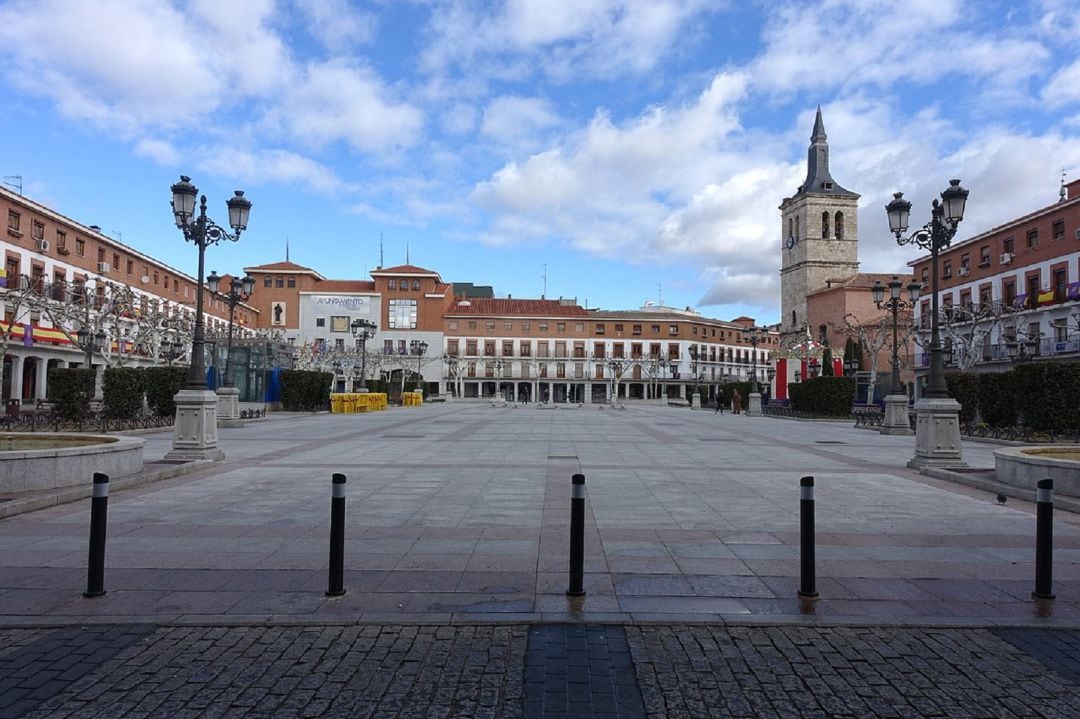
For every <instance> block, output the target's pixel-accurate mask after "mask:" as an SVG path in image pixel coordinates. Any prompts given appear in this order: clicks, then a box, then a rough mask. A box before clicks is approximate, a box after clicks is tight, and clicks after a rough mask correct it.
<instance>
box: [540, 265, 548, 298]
mask: <svg viewBox="0 0 1080 719" xmlns="http://www.w3.org/2000/svg"><path fill="white" fill-rule="evenodd" d="M540 267H541V268H542V269H543V270H544V272H543V274H541V275H540V276H541V277H543V278H544V292H543V294H541V295H540V296H541V297H547V265H546V264H544V265H540Z"/></svg>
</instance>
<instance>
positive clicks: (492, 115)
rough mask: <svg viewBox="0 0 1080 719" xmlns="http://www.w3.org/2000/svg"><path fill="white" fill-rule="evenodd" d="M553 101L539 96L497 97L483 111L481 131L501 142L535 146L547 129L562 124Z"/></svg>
mask: <svg viewBox="0 0 1080 719" xmlns="http://www.w3.org/2000/svg"><path fill="white" fill-rule="evenodd" d="M559 123H560V119H559V116H558V114H557V113H556V111H555V108H554V107H553V106H552V104H551V103H550V102H548V101H547V100H544V99H542V98H537V97H512V96H503V97H497V98H495V99H494V100H492V101H491V103H490V104H489V105H488V106H487V108H486V109H485V110H484V117H483V120H482V121H481V123H480V134H481V135H483V136H484V137H485V138H487V139H489V140H492V141H494V142H496V143H498V144H501V145H511V146H518V147H521V146H530V145H534V143H535V142H537V141H538V140H539V139H540V137H541V136H542V133H543V132H544V131H545V130H548V129H550V128H552V127H555V126H557V125H559Z"/></svg>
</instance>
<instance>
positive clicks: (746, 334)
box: [742, 325, 768, 417]
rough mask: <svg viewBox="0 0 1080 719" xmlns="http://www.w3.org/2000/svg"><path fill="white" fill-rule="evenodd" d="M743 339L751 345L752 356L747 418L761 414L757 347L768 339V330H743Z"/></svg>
mask: <svg viewBox="0 0 1080 719" xmlns="http://www.w3.org/2000/svg"><path fill="white" fill-rule="evenodd" d="M742 336H743V339H744V340H746V341H747V342H749V343H750V349H751V355H750V382H751V385H750V388H751V389H750V397H749V398H748V400H747V403H746V416H747V417H752V416H754V415H755V414H761V390H760V389H759V388H758V381H757V346H758V345H759V344H762V343H763V342H765V340H766V339H767V338H768V330H766V329H765V328H764V327H755V326H753V325H751V326H750V327H743V328H742Z"/></svg>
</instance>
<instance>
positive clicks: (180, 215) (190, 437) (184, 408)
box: [165, 175, 251, 461]
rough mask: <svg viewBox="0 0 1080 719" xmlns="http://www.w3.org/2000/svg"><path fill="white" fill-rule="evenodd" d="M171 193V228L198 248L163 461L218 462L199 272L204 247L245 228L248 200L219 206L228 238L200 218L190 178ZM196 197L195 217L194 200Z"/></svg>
mask: <svg viewBox="0 0 1080 719" xmlns="http://www.w3.org/2000/svg"><path fill="white" fill-rule="evenodd" d="M170 189H171V190H172V211H173V218H174V220H175V221H176V227H177V228H178V229H179V230H180V231H181V232H182V233H183V235H184V240H185V241H187V242H191V243H193V244H194V245H195V246H196V247H198V248H199V265H198V273H197V274H196V275H195V278H196V287H195V331H194V334H193V337H192V340H191V371H190V372H189V374H188V382H187V386H186V387H185V388H184V389H182V390H180V391H179V392H177V394H176V398H175V402H176V423H175V424H174V426H173V446H172V450H171V451H170V452H168V453H167V454H166V455H165V459H166V460H168V461H176V460H179V461H191V460H198V459H212V460H218V459H224V458H225V453H224V452H222V451H221V450H220V449H218V446H217V402H218V398H217V394H216V393H214V392H212V391H210V390H209V389H208V388H207V386H206V358H205V357H204V355H203V351H204V350H203V345H204V343H205V332H204V329H203V327H204V326H203V299H204V298H203V273H204V272H205V271H206V248H207V247H208V246H210V245H216V244H218V243H219V242H221V241H222V240H229V241H231V242H236V241H237V240H239V239H240V233H242V232H243V231H244V230H245V229H247V224H248V215H249V214H250V212H251V201H250V200H248V199H247V198H246V197H244V192H243V190H236V191H235V193H234V194H233V196H232V197H230V198H229V200H228V201H227V202H226V203H225V204H226V206H227V207H228V209H229V227H231V228H232V229H233V234H229V233H228V232H227V231H226V230H225V229H224V228H223V227H221V226H220V225H218V224H217V223H215V222H214V221H213V220H212V219H210V218H209V217H207V216H206V195H202V196H201V197H200V196H199V190H198V188H197V187H195V185H193V184H191V178H190V177H187V176H186V175H181V176H180V181H179V182H177V183H175V184H174V185H173V186H172V187H171V188H170ZM196 198H199V203H198V204H199V208H198V214H196V211H195V200H196Z"/></svg>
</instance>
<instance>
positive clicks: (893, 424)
mask: <svg viewBox="0 0 1080 719" xmlns="http://www.w3.org/2000/svg"><path fill="white" fill-rule="evenodd" d="M957 427H959V425H957ZM880 433H881V434H900V435H907V436H911V435H912V434H914V432H912V431H911V422H910V421H909V420H908V400H907V395H904V394H890V395H886V396H885V417H884V418H883V419H882V420H881V430H880Z"/></svg>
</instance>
